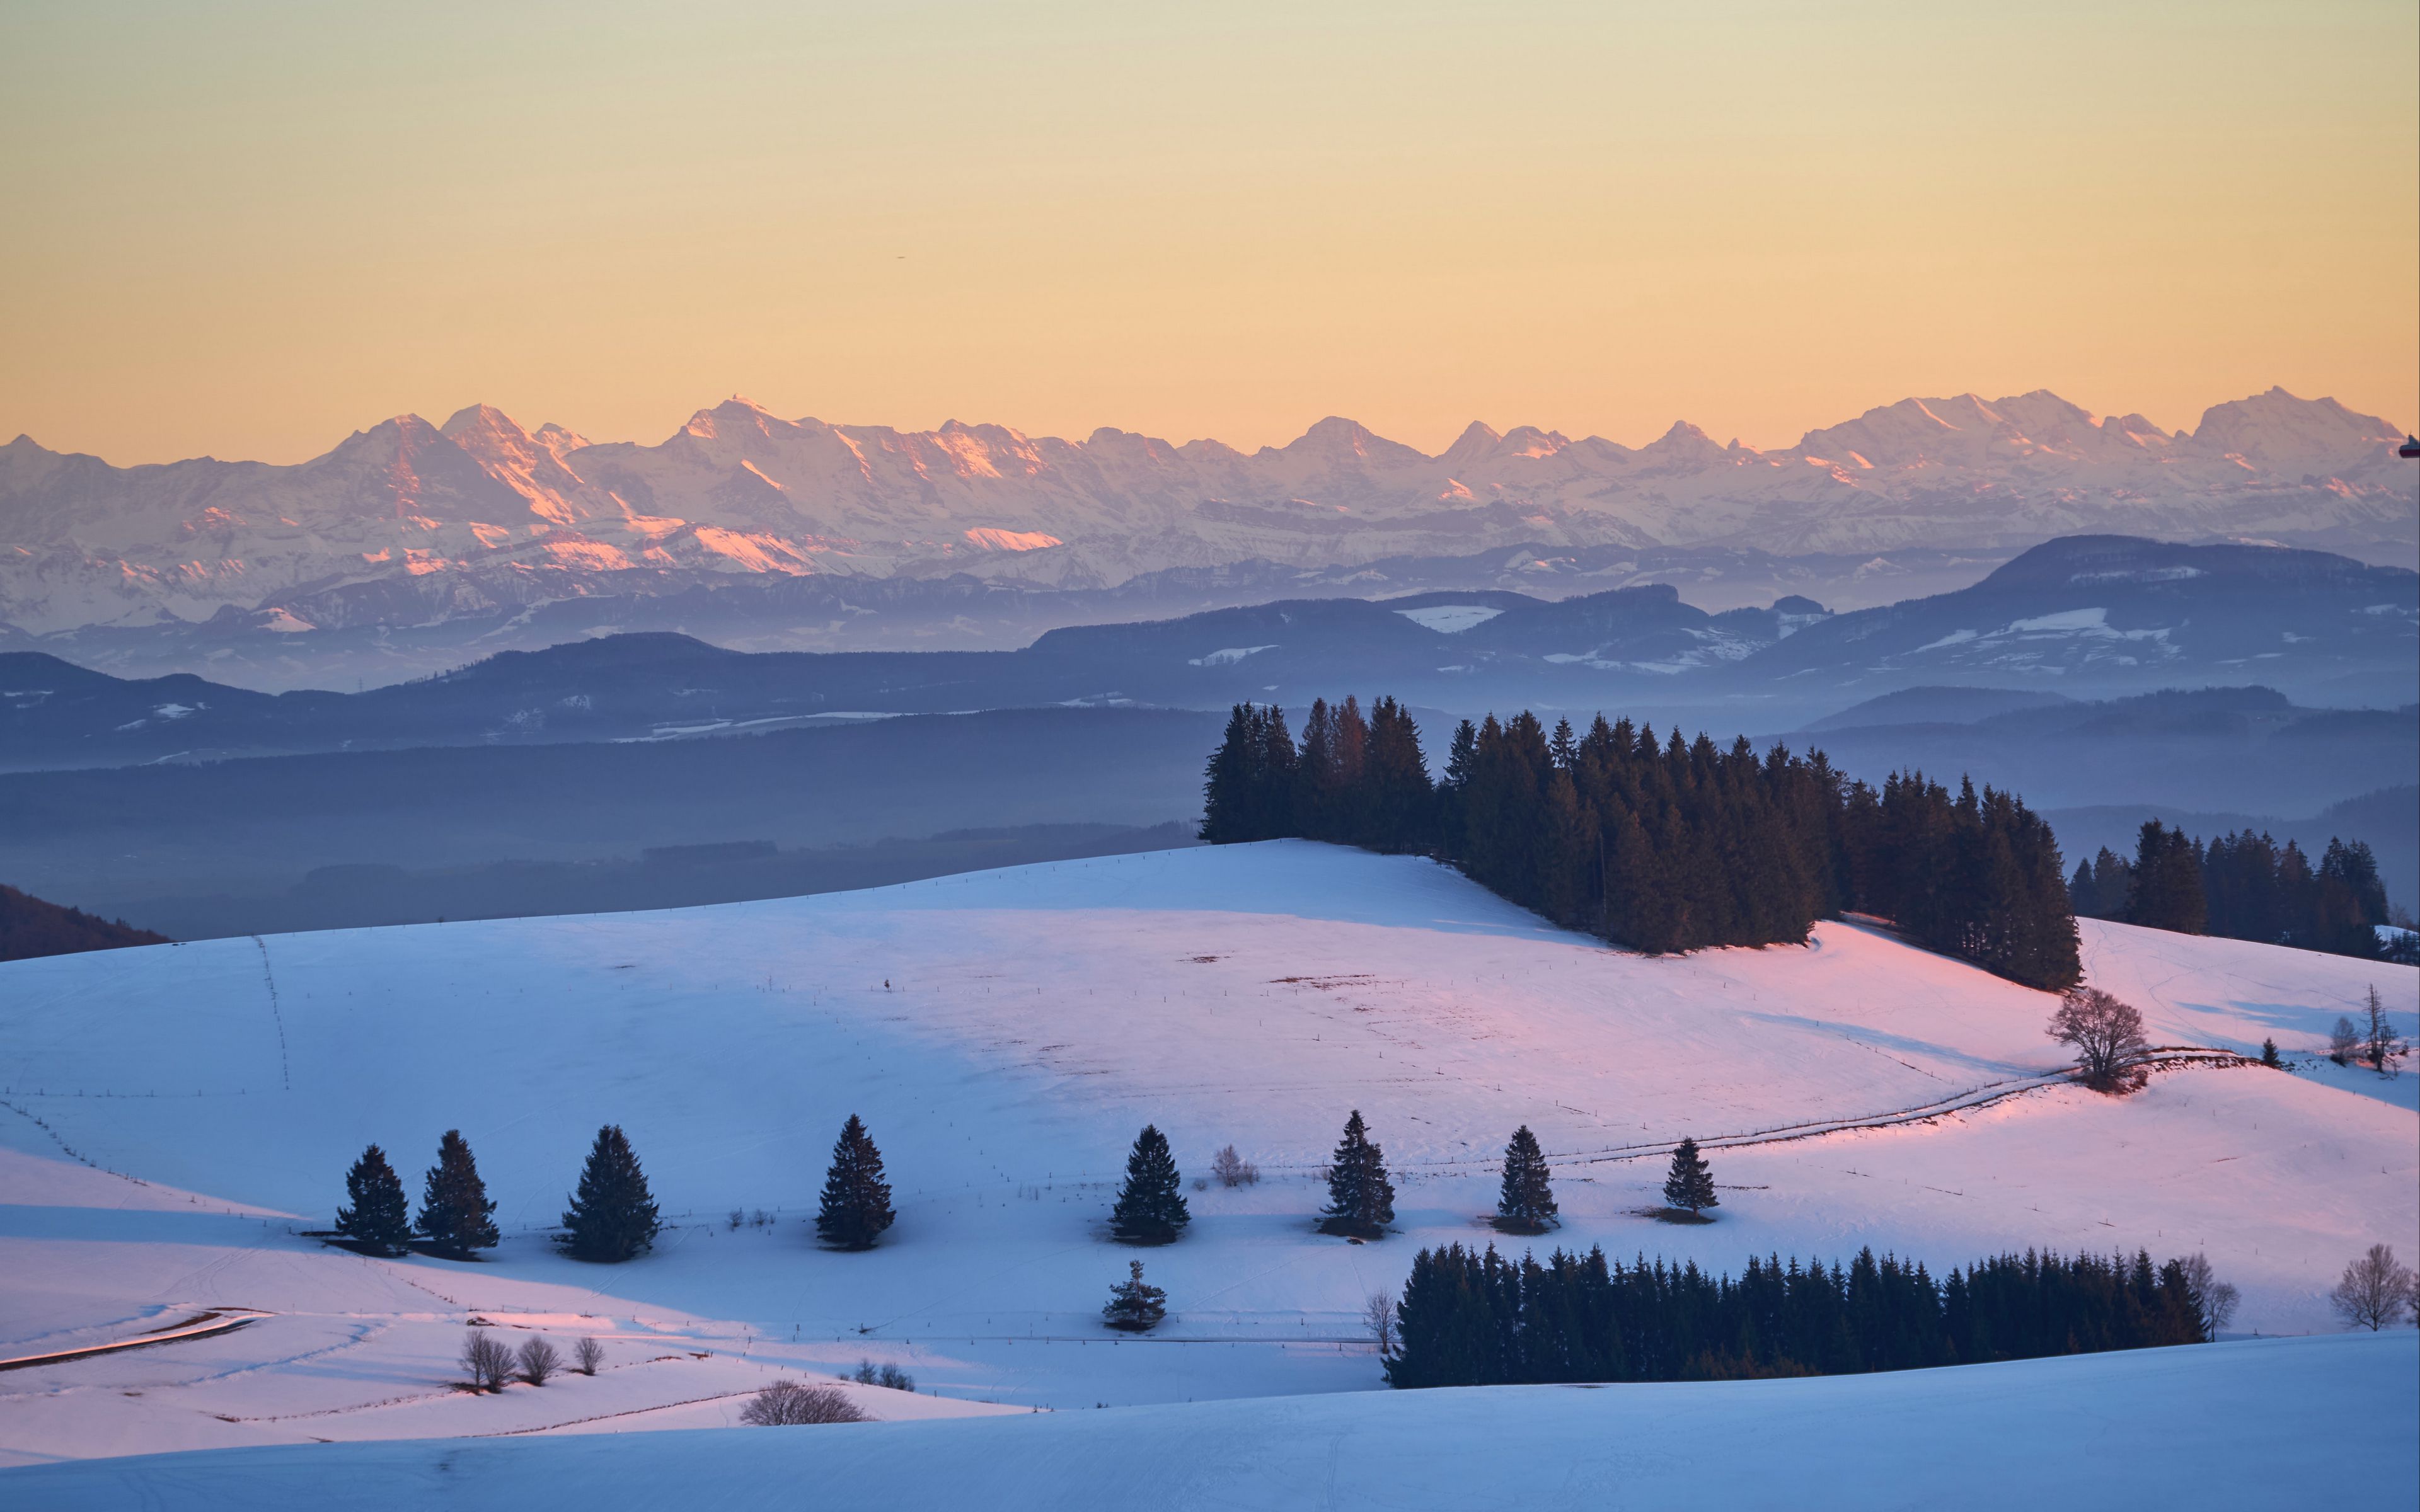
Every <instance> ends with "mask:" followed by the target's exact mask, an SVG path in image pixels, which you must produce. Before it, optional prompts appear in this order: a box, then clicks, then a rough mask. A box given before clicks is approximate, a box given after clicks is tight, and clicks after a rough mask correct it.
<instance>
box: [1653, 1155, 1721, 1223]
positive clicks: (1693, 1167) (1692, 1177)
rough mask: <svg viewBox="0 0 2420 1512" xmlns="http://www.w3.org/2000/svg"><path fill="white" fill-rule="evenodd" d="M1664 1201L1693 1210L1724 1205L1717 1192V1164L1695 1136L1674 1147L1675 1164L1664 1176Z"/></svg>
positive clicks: (1683, 1208) (1688, 1210)
mask: <svg viewBox="0 0 2420 1512" xmlns="http://www.w3.org/2000/svg"><path fill="white" fill-rule="evenodd" d="M1664 1205H1665V1206H1666V1207H1668V1208H1678V1209H1680V1210H1681V1211H1683V1212H1690V1213H1699V1212H1703V1211H1706V1210H1707V1209H1708V1208H1719V1207H1721V1206H1722V1202H1721V1199H1719V1198H1718V1197H1716V1196H1714V1167H1713V1166H1711V1165H1707V1164H1706V1162H1705V1160H1704V1159H1703V1158H1702V1157H1700V1156H1699V1153H1698V1142H1697V1141H1696V1140H1695V1139H1686V1138H1684V1139H1683V1140H1682V1141H1681V1143H1680V1145H1679V1146H1678V1147H1677V1148H1676V1149H1674V1150H1673V1151H1672V1168H1671V1170H1670V1171H1669V1172H1668V1173H1667V1174H1666V1175H1665V1178H1664Z"/></svg>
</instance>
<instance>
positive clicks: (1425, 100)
mask: <svg viewBox="0 0 2420 1512" xmlns="http://www.w3.org/2000/svg"><path fill="white" fill-rule="evenodd" d="M494 9H495V8H493V7H473V6H450V5H435V6H428V5H424V6H411V7H383V8H367V7H331V6H326V5H321V4H316V3H293V4H284V5H267V4H252V3H237V0H228V3H221V4H215V5H212V6H209V7H194V6H190V5H184V4H170V3H163V0H153V3H147V4H110V3H107V0H90V3H79V4H75V5H67V4H24V5H17V6H11V7H8V8H6V9H5V10H0V148H5V150H0V206H5V207H6V218H5V224H6V225H7V227H8V232H7V235H5V236H0V438H6V437H8V436H11V435H14V434H16V433H17V432H19V431H25V432H28V433H30V434H32V435H33V436H34V437H35V438H36V439H37V440H40V441H42V442H43V443H44V444H46V445H49V446H53V447H56V448H61V449H72V450H79V451H90V452H96V453H99V454H100V455H103V456H106V457H108V458H109V459H110V460H112V461H116V462H120V463H128V462H140V461H160V460H165V459H169V458H173V457H178V456H184V455H195V454H201V453H208V454H212V455H220V456H256V457H261V458H266V459H269V460H274V461H290V460H295V459H299V458H302V457H304V456H308V455H315V454H317V453H318V452H320V451H323V450H325V449H326V448H327V447H328V446H330V445H331V444H333V443H334V441H335V440H338V439H340V438H341V437H342V436H343V435H344V434H346V433H347V432H349V431H350V430H352V429H354V428H356V427H358V426H362V425H366V424H371V423H373V422H374V421H376V420H378V419H380V418H382V417H384V416H386V415H389V414H393V413H396V412H400V411H403V410H407V409H410V410H418V411H420V412H421V413H424V414H427V415H429V416H430V417H432V418H442V416H443V415H445V414H446V413H448V412H450V411H451V410H453V409H456V408H458V407H459V406H461V405H464V404H468V403H471V402H473V401H478V400H484V401H487V402H489V403H493V404H497V405H500V406H502V407H503V408H504V409H507V410H509V411H510V412H512V413H513V414H514V415H516V416H518V417H519V418H520V419H521V420H522V421H524V422H525V423H527V424H533V425H534V424H537V423H538V422H541V421H545V420H554V421H558V422H560V423H562V424H567V425H570V426H572V427H574V428H576V429H579V430H582V431H584V432H586V433H588V434H590V435H592V436H597V437H599V438H615V437H631V438H637V439H642V440H659V439H661V438H662V437H663V436H664V435H666V434H668V433H669V432H670V431H671V430H672V429H673V428H674V427H675V426H676V425H677V424H679V423H680V421H681V420H682V419H683V418H685V417H686V416H687V415H688V414H689V413H690V411H691V410H692V409H697V408H699V407H701V406H703V405H706V404H710V403H712V402H714V401H716V400H717V399H720V398H721V397H723V396H724V395H726V394H729V393H732V392H734V391H738V392H744V393H748V394H750V395H751V396H752V397H753V398H755V399H757V400H759V401H760V402H762V403H764V404H765V405H767V406H768V408H770V409H775V410H777V411H779V412H781V413H784V414H791V415H800V414H814V415H818V416H821V417H822V418H824V419H827V420H832V421H845V422H852V423H860V424H894V425H900V426H903V427H907V426H914V427H923V426H929V425H933V424H938V423H939V422H940V421H942V420H943V419H946V418H949V417H952V416H955V417H957V418H960V419H965V420H986V421H997V422H1000V423H1002V424H1013V425H1016V426H1018V427H1020V428H1022V429H1025V430H1028V431H1035V432H1053V433H1058V434H1075V435H1081V434H1083V433H1085V432H1088V431H1090V430H1091V429H1092V428H1094V426H1096V425H1116V426H1120V427H1124V428H1127V429H1133V430H1141V431H1147V432H1151V433H1153V434H1156V435H1163V436H1167V437H1171V438H1172V439H1175V440H1185V439H1187V438H1189V437H1194V436H1201V435H1215V436H1218V437H1219V438H1221V439H1222V440H1228V441H1231V442H1233V443H1236V444H1239V445H1244V446H1251V445H1256V444H1261V443H1264V442H1275V441H1283V440H1288V439H1290V438H1291V437H1293V436H1295V434H1298V433H1299V432H1300V431H1301V430H1302V429H1303V428H1304V426H1305V425H1307V424H1309V423H1310V422H1311V421H1313V420H1315V419H1317V418H1319V417H1320V416H1322V415H1325V414H1329V413H1341V414H1348V415H1351V416H1354V417H1355V418H1357V419H1359V420H1361V421H1363V422H1365V423H1367V424H1370V425H1372V426H1373V427H1374V428H1375V429H1377V430H1379V431H1381V432H1383V433H1385V434H1388V435H1390V436H1394V437H1396V438H1398V439H1400V440H1405V441H1409V442H1411V443H1413V444H1415V445H1419V446H1422V447H1424V448H1427V449H1430V450H1432V451H1434V450H1435V449H1438V448H1440V447H1442V446H1443V445H1445V444H1446V443H1447V442H1448V441H1449V440H1451V439H1452V436H1453V435H1454V433H1455V432H1456V431H1458V430H1459V429H1460V428H1461V426H1462V425H1463V424H1466V423H1467V422H1468V421H1470V420H1472V419H1474V418H1476V419H1482V420H1485V421H1487V422H1489V423H1490V424H1495V425H1497V427H1498V428H1503V427H1506V426H1510V425H1512V424H1540V425H1546V426H1553V427H1557V428H1559V429H1562V430H1565V431H1567V432H1571V433H1573V434H1581V433H1588V432H1594V433H1597V434H1602V435H1606V436H1610V437H1612V438H1614V439H1616V440H1624V441H1630V442H1637V441H1642V440H1647V439H1650V438H1652V436H1654V435H1656V434H1657V433H1659V432H1661V431H1662V430H1663V429H1664V428H1665V426H1666V425H1668V424H1669V423H1670V422H1671V421H1672V420H1673V419H1675V418H1687V419H1690V420H1693V421H1696V422H1697V423H1699V424H1702V425H1704V426H1705V427H1706V428H1707V429H1708V430H1710V431H1712V432H1714V434H1715V436H1716V438H1717V439H1719V440H1728V439H1729V438H1730V437H1731V436H1734V435H1737V436H1740V437H1742V438H1744V439H1745V440H1748V441H1750V442H1751V443H1754V444H1759V445H1785V444H1788V443H1790V442H1792V441H1793V440H1796V439H1797V437H1798V435H1799V433H1800V432H1801V431H1803V430H1805V429H1806V428H1807V427H1809V426H1811V425H1816V424H1827V423H1830V422H1833V421H1837V420H1839V419H1843V418H1845V417H1847V416H1849V415H1852V414H1854V413H1855V412H1857V411H1859V410H1861V409H1866V408H1868V407H1869V406H1871V405H1875V404H1882V403H1887V402H1889V401H1891V400H1893V399H1897V398H1899V397H1901V396H1903V395H1905V394H1908V393H1956V392H1959V391H1963V390H1970V389H1971V390H1974V391H1977V392H1979V393H1984V394H1986V395H1992V394H1999V393H2013V392H2022V391H2024V390H2029V389H2034V388H2044V387H2046V388H2051V389H2055V390H2056V391H2057V392H2059V393H2063V394H2065V395H2067V396H2068V397H2069V398H2071V399H2073V400H2075V401H2076V402H2078V403H2080V404H2083V405H2085V406H2086V407H2087V408H2089V409H2095V410H2116V411H2124V410H2133V409H2139V410H2141V411H2143V412H2144V413H2146V414H2148V415H2149V416H2150V417H2151V418H2152V419H2153V420H2155V421H2157V422H2159V423H2160V424H2164V425H2167V426H2170V427H2175V426H2179V425H2185V424H2193V423H2194V422H2195V420H2196V419H2197V417H2198V415H2199V413H2200V410H2201V409H2202V408H2203V407H2204V406H2206V405H2209V404H2211V403H2214V402H2217V401H2219V400H2223V399H2227V398H2233V397H2238V396H2241V395H2242V394H2245V393H2253V392H2256V391H2257V390H2261V389H2265V388H2267V387H2268V386H2269V385H2271V384H2273V383H2282V384H2284V385H2285V386H2286V387H2287V388H2288V389H2291V390H2293V391H2294V392H2296V393H2302V394H2304V395H2306V396H2315V395H2319V394H2333V395H2335V396H2336V397H2338V398H2340V399H2342V400H2344V401H2345V402H2346V403H2348V404H2350V405H2351V406H2353V407H2354V408H2355V409H2363V410H2366V411H2369V412H2373V413H2381V414H2383V415H2384V416H2385V417H2386V418H2387V419H2388V420H2390V421H2391V422H2393V423H2395V424H2401V425H2406V426H2409V425H2412V424H2420V23H2415V8H2414V7H2413V6H2412V4H2411V3H2410V0H2394V3H2384V0H2301V3H2299V4H2296V5H2291V6H2285V5H2274V4H2259V5H2245V4H2233V3H2226V0H2218V3H2211V0H2204V3H2199V4H2159V5H2125V4H2111V3H2102V4H2092V5H2083V4H2077V5H2062V4H2028V5H2026V6H2024V7H1998V8H1993V12H1994V13H1993V14H1991V15H1988V16H1985V15H1981V14H1977V13H1976V12H1978V11H1980V10H1981V8H1978V7H1965V6H1956V5H1942V4H1939V3H1937V0H1936V3H1931V4H1925V5H1902V4H1881V3H1875V4H1837V5H1816V4H1807V3H1780V0H1767V3H1763V4H1722V3H1709V4H1700V5H1696V6H1691V7H1677V6H1670V5H1622V4H1608V3H1606V0H1594V3H1589V4H1566V5H1541V4H1509V3H1508V4H1496V5H1484V6H1481V5H1472V6H1438V5H1424V4H1419V3H1415V0H1394V3H1390V4H1387V5H1340V4H1318V3H1313V4H1305V3H1303V0H1291V3H1288V4H1279V5H1270V4H1261V3H1257V0H1226V3H1223V4H1221V5H1218V6H1215V7H1209V6H1203V7H1185V8H1174V7H1153V6H1141V5H1136V4H1134V3H1133V0H1124V3H1118V4H1109V3H1101V4H1057V5H1038V6H1032V5H1029V6H1016V5H1007V4H999V3H994V4H972V3H963V0H924V3H915V0H902V3H893V4H890V5H886V6H882V7H871V6H861V5H852V6H801V5H799V4H795V3H791V4H778V5H777V4H769V3H768V4H761V5H714V4H697V5H691V6H684V7H677V8H675V7H639V6H628V5H616V4H611V3H591V4H583V5H578V6H574V5H567V4H566V5H522V6H515V7H511V8H510V14H509V15H508V16H505V17H503V18H499V17H498V16H496V15H495V14H493V13H492V12H493V10H494ZM1684 10H1685V11H1686V12H1688V13H1687V14H1686V15H1685V16H1683V15H1680V14H1676V12H1681V11H1684ZM876 11H878V12H879V14H872V13H871V12H876Z"/></svg>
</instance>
